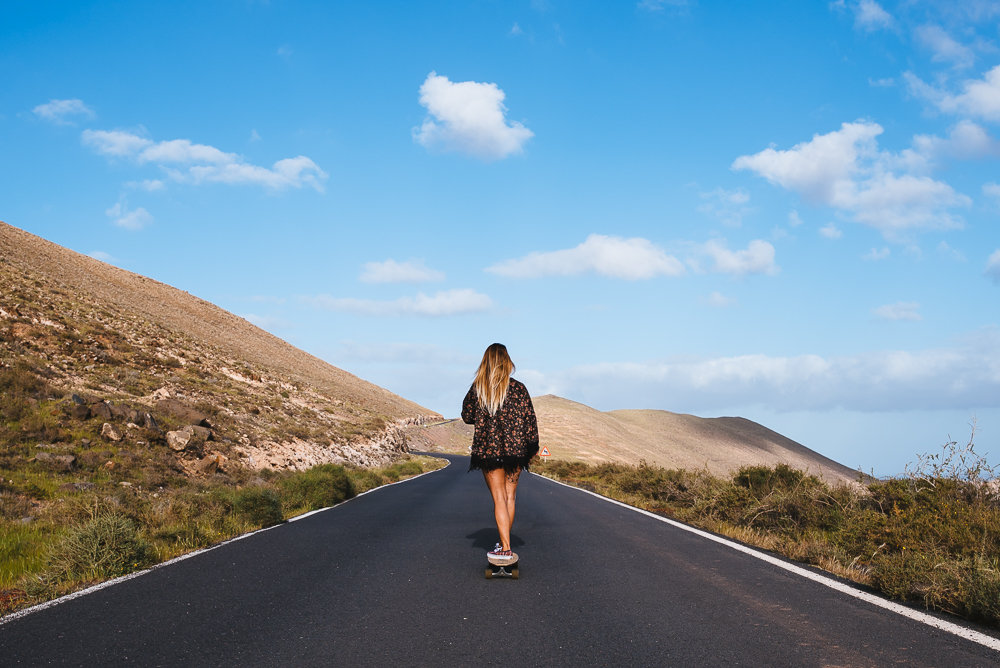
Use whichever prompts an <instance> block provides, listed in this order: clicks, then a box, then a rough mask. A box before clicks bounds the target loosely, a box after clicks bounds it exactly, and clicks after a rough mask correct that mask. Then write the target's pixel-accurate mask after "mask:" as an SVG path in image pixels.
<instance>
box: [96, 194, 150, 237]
mask: <svg viewBox="0 0 1000 668" xmlns="http://www.w3.org/2000/svg"><path fill="white" fill-rule="evenodd" d="M104 213H106V214H107V216H108V218H110V219H111V220H112V221H114V223H115V225H117V226H118V227H124V228H125V229H126V230H141V229H142V228H144V227H148V226H149V225H152V224H153V216H152V215H151V214H150V213H149V212H148V211H146V210H145V209H144V208H142V207H141V206H140V207H139V208H137V209H129V208H128V202H127V201H126V200H125V199H124V198H122V199H120V200H118V201H117V202H116V203H115V204H114V205H113V206H111V207H110V208H108V209H107V210H106V211H105V212H104Z"/></svg>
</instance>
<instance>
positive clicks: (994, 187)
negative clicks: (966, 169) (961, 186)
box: [983, 183, 1000, 201]
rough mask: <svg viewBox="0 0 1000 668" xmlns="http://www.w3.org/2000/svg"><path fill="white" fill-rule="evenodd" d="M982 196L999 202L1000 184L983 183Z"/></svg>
mask: <svg viewBox="0 0 1000 668" xmlns="http://www.w3.org/2000/svg"><path fill="white" fill-rule="evenodd" d="M983 194H984V195H986V196H987V197H992V198H994V199H996V200H997V201H1000V183H984V184H983Z"/></svg>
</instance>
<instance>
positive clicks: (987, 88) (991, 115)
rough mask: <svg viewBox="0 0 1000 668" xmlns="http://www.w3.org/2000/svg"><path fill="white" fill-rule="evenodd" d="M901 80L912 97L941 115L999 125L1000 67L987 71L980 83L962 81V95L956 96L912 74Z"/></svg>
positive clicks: (971, 80)
mask: <svg viewBox="0 0 1000 668" xmlns="http://www.w3.org/2000/svg"><path fill="white" fill-rule="evenodd" d="M903 76H904V77H905V78H906V82H907V86H908V88H909V90H910V93H911V94H912V95H914V96H916V97H922V98H924V99H926V100H927V101H928V102H931V103H932V104H934V105H935V106H936V107H937V108H938V109H939V110H941V111H943V112H945V113H949V114H962V115H966V116H975V117H978V118H982V119H985V120H988V121H993V122H998V121H1000V65H997V66H996V67H994V68H993V69H991V70H989V71H988V72H987V73H986V74H985V75H983V78H982V79H966V80H965V81H963V82H962V84H961V89H962V92H961V93H958V94H952V93H948V92H946V91H944V90H942V89H940V88H935V87H934V86H931V85H930V84H928V83H926V82H925V81H923V80H922V79H920V78H919V77H918V76H916V75H915V74H913V73H912V72H906V73H905V74H904V75H903Z"/></svg>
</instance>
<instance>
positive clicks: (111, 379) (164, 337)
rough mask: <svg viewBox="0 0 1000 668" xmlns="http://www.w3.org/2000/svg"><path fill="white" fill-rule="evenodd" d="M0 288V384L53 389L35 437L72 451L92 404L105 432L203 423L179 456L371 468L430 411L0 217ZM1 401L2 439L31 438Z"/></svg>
mask: <svg viewBox="0 0 1000 668" xmlns="http://www.w3.org/2000/svg"><path fill="white" fill-rule="evenodd" d="M0 286H2V299H0V352H2V353H3V367H4V369H5V373H6V376H5V377H6V380H5V381H4V382H5V383H6V384H7V385H16V386H17V387H18V388H20V390H19V392H20V394H19V395H18V396H19V397H20V399H18V401H26V402H29V404H30V403H31V402H34V403H33V404H31V405H32V406H36V407H37V406H39V403H38V402H39V401H41V404H40V405H41V412H42V413H46V414H49V413H52V411H53V410H54V409H53V408H52V407H51V406H48V403H47V402H46V399H50V398H56V399H58V398H60V397H65V398H63V399H62V403H61V405H60V406H61V409H62V410H61V413H60V414H59V415H58V419H57V420H55V422H52V420H49V422H52V424H48V426H47V427H46V428H45V429H43V430H42V431H41V432H39V433H37V434H35V436H36V437H37V438H35V439H34V440H36V441H37V440H39V439H45V440H56V441H61V442H64V443H65V446H66V447H77V448H78V446H77V445H74V443H72V442H71V441H73V439H74V436H79V435H88V434H89V431H88V429H90V430H91V431H92V430H94V429H96V428H98V427H101V426H102V423H101V421H100V420H98V418H100V416H102V415H103V416H104V417H105V418H106V419H107V420H108V422H110V423H112V427H114V429H115V430H116V431H120V432H122V434H121V436H122V441H115V442H123V441H128V440H129V438H132V440H135V441H137V442H138V441H141V442H151V441H152V442H158V443H164V442H165V439H166V433H167V432H168V431H170V430H171V428H189V427H194V426H198V425H199V424H201V423H204V424H208V425H210V426H211V433H210V434H205V433H202V432H198V433H196V434H195V439H194V440H195V441H202V440H205V439H206V438H207V439H208V441H209V442H208V444H207V445H206V444H204V443H201V444H200V447H198V448H193V449H191V450H192V451H191V452H188V450H187V449H184V448H180V449H177V448H174V449H175V450H176V451H177V452H178V453H179V454H178V456H179V457H180V458H181V459H182V460H184V462H185V465H189V464H191V463H192V462H191V460H192V459H193V458H198V457H204V456H205V455H206V454H208V453H209V452H214V453H216V454H217V455H219V454H221V455H223V456H224V458H226V459H232V458H236V459H238V460H241V461H242V462H243V463H245V464H247V465H249V466H251V467H253V468H303V467H306V466H309V465H312V464H317V463H322V462H327V461H329V462H337V463H341V462H349V463H355V464H360V465H372V464H382V463H385V462H386V461H388V460H390V459H391V458H392V457H394V456H395V455H396V454H397V453H398V452H400V451H401V450H403V449H405V443H404V440H403V437H402V434H401V433H400V432H399V429H398V423H401V422H406V421H415V420H420V419H422V416H428V415H433V411H430V410H428V409H425V408H423V407H421V406H419V405H417V404H415V403H413V402H410V401H407V400H406V399H403V398H402V397H399V396H396V395H394V394H392V393H391V392H389V391H387V390H385V389H383V388H380V387H378V386H376V385H373V384H371V383H368V382H366V381H364V380H362V379H360V378H357V377H356V376H353V375H351V374H350V373H347V372H346V371H343V370H341V369H338V368H336V367H334V366H332V365H330V364H328V363H326V362H324V361H322V360H320V359H318V358H316V357H313V356H312V355H309V354H308V353H305V352H303V351H301V350H299V349H297V348H295V347H293V346H291V345H290V344H288V343H286V342H284V341H282V340H281V339H278V338H277V337H275V336H273V335H271V334H269V333H267V332H265V331H263V330H261V329H260V328H258V327H256V326H254V325H252V324H251V323H249V322H247V321H246V320H244V319H242V318H239V317H237V316H235V315H233V314H231V313H229V312H227V311H224V310H223V309H221V308H218V307H217V306H214V305H213V304H210V303H208V302H206V301H204V300H202V299H199V298H197V297H194V296H192V295H190V294H188V293H186V292H183V291H181V290H178V289H176V288H172V287H170V286H168V285H165V284H163V283H159V282H157V281H154V280H152V279H149V278H146V277H143V276H140V275H137V274H134V273H131V272H128V271H125V270H122V269H119V268H117V267H113V266H111V265H108V264H105V263H103V262H100V261H98V260H95V259H93V258H90V257H86V256H84V255H81V254H79V253H75V252H73V251H70V250H68V249H66V248H62V247H60V246H58V245H56V244H53V243H50V242H48V241H45V240H44V239H40V238H39V237H36V236H34V235H31V234H29V233H27V232H24V231H23V230H20V229H17V228H15V227H12V226H10V225H7V224H6V223H0ZM39 383H41V385H38V384H39ZM32 388H34V389H32ZM5 389H6V388H5ZM14 389H17V388H14ZM12 391H13V390H12ZM15 394H16V392H15ZM71 394H75V396H71ZM12 396H13V395H12ZM11 401H14V399H13V398H12V399H11ZM68 404H76V405H78V406H83V408H77V409H73V408H72V406H68ZM15 409H16V410H15ZM10 410H13V411H14V412H17V413H18V414H19V415H20V418H24V419H20V418H19V419H20V421H21V422H24V424H20V425H19V426H17V427H16V429H15V431H16V433H8V434H5V435H4V440H5V441H7V442H8V443H7V444H9V442H11V441H16V442H21V443H24V444H25V445H31V441H32V436H31V434H29V433H28V432H30V431H31V429H29V428H28V427H29V425H28V424H27V422H25V420H26V419H27V418H28V417H31V416H30V415H27V414H26V412H25V410H23V406H22V407H21V408H17V407H13V408H11V409H10ZM74 410H75V413H74ZM112 413H114V414H113V415H112ZM146 413H148V414H149V415H150V419H146V418H145V417H144V414H146ZM74 416H75V417H74ZM49 417H52V416H51V415H49ZM115 417H117V418H118V420H117V424H115V422H116V420H115V419H112V418H115ZM133 418H134V419H133ZM32 419H35V421H36V422H37V421H38V420H39V419H41V418H37V419H36V418H32ZM74 419H76V422H74ZM95 420H97V422H96V426H94V425H95ZM44 421H45V420H42V422H44ZM28 422H30V420H28ZM137 422H138V423H139V424H138V425H136V423H137ZM12 423H13V422H11V423H10V424H12ZM128 423H132V424H133V427H134V426H140V427H142V428H143V430H144V431H141V432H140V431H136V430H135V429H132V428H129V429H124V428H125V427H126V426H127V424H128ZM88 425H89V426H88ZM8 426H10V425H8ZM123 429H124V431H123ZM35 431H38V429H35ZM84 440H91V439H84ZM105 440H107V439H105ZM175 441H176V439H175ZM9 454H10V453H8V455H9ZM27 454H30V453H25V455H27ZM216 460H217V461H219V462H221V461H223V459H222V458H219V457H216Z"/></svg>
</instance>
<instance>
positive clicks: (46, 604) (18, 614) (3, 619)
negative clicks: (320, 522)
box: [0, 460, 451, 626]
mask: <svg viewBox="0 0 1000 668" xmlns="http://www.w3.org/2000/svg"><path fill="white" fill-rule="evenodd" d="M445 461H448V460H445ZM450 465H451V462H448V465H447V466H442V467H441V468H439V469H434V470H433V471H424V472H423V473H421V474H420V475H415V476H413V477H412V478H405V479H403V480H397V481H396V482H390V483H386V484H385V485H379V486H378V487H372V488H371V489H369V490H366V491H364V492H361V493H360V494H358V495H357V496H352V497H351V498H349V499H347V500H345V501H341V502H340V503H338V504H337V505H335V506H327V507H326V508H320V509H319V510H310V511H309V512H308V513H302V514H301V515H296V516H295V517H291V518H289V519H288V520H287V521H286V522H282V523H281V524H274V525H272V526H269V527H264V528H263V529H257V530H256V531H251V532H249V533H245V534H240V535H239V536H236V537H235V538H230V539H229V540H225V541H222V542H221V543H219V544H217V545H210V546H209V547H203V548H201V549H198V550H194V551H193V552H187V553H185V554H182V555H181V556H179V557H174V558H173V559H170V560H169V561H164V562H161V563H159V564H153V565H152V566H150V567H149V568H147V569H145V570H141V571H136V572H135V573H129V574H128V575H122V576H120V577H117V578H114V579H113V580H105V581H104V582H99V583H97V584H95V585H93V586H90V587H87V588H86V589H81V590H80V591H75V592H73V593H72V594H66V595H65V596H60V597H59V598H54V599H52V600H51V601H45V602H44V603H39V604H38V605H33V606H31V607H30V608H25V609H24V610H18V611H17V612H12V613H11V614H9V615H7V616H6V617H0V626H3V625H4V624H6V623H7V622H12V621H14V620H15V619H20V618H21V617H26V616H27V615H30V614H32V613H35V612H40V611H42V610H45V609H46V608H53V607H55V606H57V605H59V604H61V603H66V602H67V601H72V600H73V599H74V598H80V597H81V596H86V595H87V594H93V593H94V592H95V591H100V590H101V589H106V588H107V587H111V586H112V585H116V584H120V583H122V582H126V581H128V580H132V579H134V578H137V577H140V576H142V575H145V574H146V573H150V572H152V571H155V570H158V569H160V568H164V567H165V566H169V565H171V564H176V563H177V562H179V561H184V560H185V559H190V558H191V557H196V556H198V555H199V554H204V553H205V552H211V551H212V550H216V549H218V548H220V547H222V546H223V545H229V544H230V543H235V542H236V541H238V540H243V539H244V538H249V537H250V536H255V535H257V534H259V533H264V532H265V531H270V530H271V529H277V528H278V527H280V526H283V525H285V524H288V523H289V522H297V521H299V520H304V519H305V518H307V517H309V516H310V515H315V514H316V513H321V512H323V511H324V510H331V509H333V508H339V507H340V506H342V505H344V504H345V503H349V502H351V501H353V500H354V499H357V498H360V497H362V496H364V495H365V494H371V493H372V492H376V491H378V490H380V489H385V488H386V487H392V486H393V485H399V484H402V483H404V482H410V481H411V480H416V479H417V478H421V477H423V476H425V475H429V474H431V473H437V472H438V471H443V470H445V469H446V468H448V466H450Z"/></svg>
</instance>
